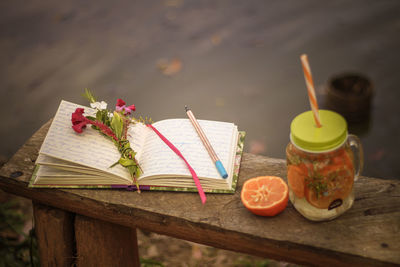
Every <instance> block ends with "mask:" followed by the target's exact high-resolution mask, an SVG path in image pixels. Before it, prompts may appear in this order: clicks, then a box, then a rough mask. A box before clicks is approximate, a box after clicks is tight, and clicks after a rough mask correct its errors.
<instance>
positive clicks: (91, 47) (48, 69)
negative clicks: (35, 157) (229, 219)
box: [0, 0, 400, 179]
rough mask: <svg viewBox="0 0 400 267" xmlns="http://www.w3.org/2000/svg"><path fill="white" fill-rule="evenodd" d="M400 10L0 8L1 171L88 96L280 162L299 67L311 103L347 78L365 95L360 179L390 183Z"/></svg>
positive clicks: (275, 5)
mask: <svg viewBox="0 0 400 267" xmlns="http://www.w3.org/2000/svg"><path fill="white" fill-rule="evenodd" d="M399 14H400V1H397V0H392V1H390V0H383V1H361V0H355V1H343V0H339V1H329V2H327V1H311V0H307V1H304V0H303V1H295V0H283V1H270V0H268V1H252V0H251V1H227V0H226V1H194V0H190V1H189V0H162V1H161V0H160V1H128V0H116V1H106V0H98V1H92V2H90V1H76V0H72V1H50V0H41V1H22V0H16V1H1V2H0V114H2V123H1V127H0V140H1V144H0V155H1V157H2V158H3V160H6V159H7V158H9V157H10V156H12V154H13V153H15V152H16V151H17V149H18V148H19V147H20V146H21V145H22V144H23V143H24V142H25V141H26V140H27V139H28V138H29V137H30V136H31V135H32V134H33V133H34V132H35V131H36V130H37V129H38V128H39V127H40V126H41V125H42V124H44V123H45V122H46V121H48V120H49V119H50V118H51V117H52V116H53V115H54V114H55V112H56V110H57V107H58V105H59V103H60V101H61V99H64V100H68V101H71V102H75V103H80V104H87V101H86V100H85V99H84V98H83V97H82V96H81V95H82V93H83V89H84V88H90V89H91V90H92V91H93V92H94V94H95V95H96V96H97V97H98V98H99V99H103V100H105V101H106V102H108V104H109V108H113V106H114V104H115V102H116V99H117V98H123V99H124V100H126V102H127V104H135V105H136V107H137V111H136V115H143V116H150V117H152V118H153V120H155V121H158V120H162V119H167V118H179V117H185V112H184V106H185V105H188V106H190V107H191V109H192V110H193V112H194V113H195V114H196V116H197V118H198V119H209V120H221V121H230V122H234V123H235V124H237V125H238V126H239V129H240V130H244V131H246V132H247V137H246V143H245V151H247V152H252V153H255V154H261V155H266V156H269V157H276V158H285V147H286V145H287V143H288V141H289V127H290V122H291V120H292V119H293V118H294V117H295V116H296V115H297V114H299V113H301V112H303V111H306V110H308V109H309V103H308V98H307V94H306V87H305V82H304V78H303V73H302V69H301V64H300V60H299V56H300V55H301V54H302V53H307V54H308V56H309V60H310V64H311V69H312V73H313V77H314V83H315V85H316V90H317V96H318V101H319V102H320V103H321V106H322V107H323V106H324V99H325V97H326V85H327V81H328V80H329V79H330V78H331V77H332V76H333V75H336V74H339V73H343V72H348V71H352V72H357V73H361V74H363V75H366V76H367V77H369V78H370V80H371V81H372V83H373V85H374V89H375V94H374V98H373V102H372V109H371V116H370V118H369V120H368V121H366V122H364V123H362V124H357V125H350V129H351V131H352V132H353V133H355V134H358V135H359V136H360V138H361V140H362V143H363V145H364V150H365V170H364V173H363V174H364V175H366V176H373V177H380V178H390V179H400V164H399V163H398V161H399V159H400V156H399V154H397V153H398V150H399V148H400V142H399V139H400V138H399V136H400V120H399V118H398V116H399V114H400V105H399V99H400V90H399V85H400V75H399V62H400V56H399V52H398V49H399V47H400V16H399Z"/></svg>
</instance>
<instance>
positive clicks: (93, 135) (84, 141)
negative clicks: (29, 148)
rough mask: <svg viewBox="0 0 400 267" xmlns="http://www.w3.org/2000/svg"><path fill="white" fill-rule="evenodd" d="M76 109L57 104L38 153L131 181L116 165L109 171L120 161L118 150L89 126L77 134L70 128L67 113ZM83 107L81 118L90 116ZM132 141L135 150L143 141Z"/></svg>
mask: <svg viewBox="0 0 400 267" xmlns="http://www.w3.org/2000/svg"><path fill="white" fill-rule="evenodd" d="M78 107H83V106H79V105H76V104H73V103H70V102H67V101H62V102H61V104H60V106H59V109H58V111H57V113H56V115H55V117H54V119H53V122H52V124H51V126H50V129H49V131H48V133H47V136H46V138H45V140H44V142H43V145H42V147H41V149H40V152H39V153H42V154H45V155H47V156H51V157H54V158H58V159H62V160H65V161H70V162H72V163H76V164H81V165H84V166H88V167H91V168H96V169H99V170H102V171H105V172H109V173H112V174H114V175H117V176H120V177H123V178H124V179H126V180H129V181H131V178H130V177H129V173H128V171H127V170H126V169H125V168H123V167H121V166H120V165H116V166H114V167H113V168H109V167H110V166H111V165H112V164H114V163H115V162H116V161H118V160H119V158H120V154H119V152H118V149H117V148H116V147H115V145H114V144H113V142H112V141H111V140H109V139H107V138H106V137H104V136H103V135H101V134H100V133H99V132H98V131H96V130H93V129H91V128H90V125H88V126H87V128H86V129H85V130H84V131H83V133H80V134H78V133H76V132H75V131H74V130H73V129H72V127H71V126H72V124H71V114H72V113H73V112H74V111H75V109H76V108H78ZM83 108H84V109H85V113H84V115H85V116H87V115H93V112H94V110H93V109H91V108H88V107H83ZM136 141H137V142H138V144H136V149H138V148H139V147H140V146H141V144H142V143H143V142H140V141H139V140H136Z"/></svg>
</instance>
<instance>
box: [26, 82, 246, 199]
mask: <svg viewBox="0 0 400 267" xmlns="http://www.w3.org/2000/svg"><path fill="white" fill-rule="evenodd" d="M85 96H86V98H88V99H89V101H90V105H91V107H84V106H80V105H77V104H74V103H70V102H68V101H64V100H63V101H61V104H60V106H59V108H58V111H57V113H56V115H55V117H54V119H53V121H52V123H51V126H50V128H49V131H48V133H47V135H46V138H45V140H44V141H43V144H42V147H41V149H40V151H39V156H38V159H37V161H36V164H37V168H36V170H35V172H34V174H33V176H32V179H31V182H30V185H29V186H31V187H53V188H128V189H138V190H140V189H142V190H168V191H193V192H199V193H200V191H203V190H204V192H214V193H233V192H234V191H235V188H236V183H237V178H238V173H239V167H240V160H241V155H242V151H243V143H244V136H245V133H244V132H239V131H238V129H237V126H236V125H234V124H233V123H228V122H218V121H208V120H199V121H198V123H199V125H200V126H201V128H202V129H203V130H204V132H205V134H206V135H207V137H208V139H209V142H210V144H211V145H212V147H213V148H214V150H215V152H216V154H218V156H219V159H220V161H221V163H222V164H223V166H225V168H226V172H227V174H228V177H227V178H226V179H224V178H222V177H221V175H220V173H218V170H217V168H216V166H215V163H214V162H213V160H212V159H211V158H210V156H209V154H208V152H207V150H206V148H205V147H204V145H203V143H202V141H201V140H200V138H199V136H198V134H197V133H196V130H195V129H194V127H193V125H192V124H191V122H190V120H189V119H167V120H162V121H158V122H152V121H151V119H147V118H146V119H143V118H141V117H140V118H139V119H137V118H134V117H133V116H132V112H133V111H135V106H134V105H130V106H128V105H126V103H125V102H124V101H122V100H121V99H119V100H118V101H117V104H116V107H115V110H114V111H113V112H110V111H109V110H107V104H106V103H105V102H103V101H101V102H98V101H96V99H95V98H94V97H93V94H91V93H90V92H89V91H88V90H86V92H85ZM88 126H91V127H88ZM192 170H193V172H192ZM196 179H198V182H196ZM199 185H200V187H199ZM202 201H203V202H204V201H205V198H204V200H203V198H202Z"/></svg>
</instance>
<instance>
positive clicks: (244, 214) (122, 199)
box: [0, 123, 400, 266]
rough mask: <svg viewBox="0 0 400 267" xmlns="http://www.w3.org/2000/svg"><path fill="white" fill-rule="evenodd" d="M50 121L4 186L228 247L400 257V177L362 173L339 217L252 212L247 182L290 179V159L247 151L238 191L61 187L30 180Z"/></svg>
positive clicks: (324, 257)
mask: <svg viewBox="0 0 400 267" xmlns="http://www.w3.org/2000/svg"><path fill="white" fill-rule="evenodd" d="M48 126H49V123H47V124H46V125H44V126H43V127H42V128H41V129H40V130H39V131H38V132H36V133H35V135H34V136H32V138H31V139H29V140H28V141H27V142H26V144H25V145H24V146H23V147H22V148H21V149H20V150H19V151H18V152H17V153H16V154H15V155H14V157H13V158H12V159H11V160H10V161H9V162H8V163H7V164H6V165H5V166H4V167H3V168H2V169H1V170H0V188H1V189H3V190H5V191H8V192H10V193H14V194H17V195H20V196H24V197H27V198H30V199H33V200H34V201H36V202H39V203H43V204H45V205H49V206H52V207H56V208H60V209H63V210H66V211H70V212H74V213H78V214H81V215H84V216H86V217H91V218H95V219H100V220H103V221H108V222H110V223H114V224H118V225H123V226H127V227H132V228H136V227H138V228H142V229H144V230H149V231H152V232H156V233H160V234H165V235H169V236H173V237H176V238H181V239H185V240H190V241H194V242H198V243H202V244H206V245H210V246H215V247H219V248H223V249H228V250H233V251H238V252H244V253H248V254H252V255H256V256H262V257H270V258H273V259H278V260H285V261H290V262H295V263H300V264H306V265H325V266H327V265H341V266H354V265H360V266H388V265H398V264H400V253H399V251H400V182H399V181H395V180H382V179H377V178H368V177H360V179H359V180H358V181H357V182H356V183H355V192H356V199H355V202H354V205H353V207H352V208H351V209H350V210H349V211H347V212H346V213H344V214H343V215H342V216H340V217H339V218H337V219H335V220H333V221H327V222H311V221H308V220H306V219H305V218H303V217H302V216H301V215H300V214H299V213H298V212H297V211H296V210H295V209H294V208H293V206H292V205H291V204H290V203H289V205H288V207H287V208H286V210H285V211H284V212H282V213H281V214H279V215H277V216H275V217H271V218H266V217H259V216H256V215H253V214H251V213H250V212H249V211H248V210H246V208H245V207H244V206H243V205H242V203H241V201H240V191H241V188H242V185H243V182H244V181H245V180H247V179H249V178H251V177H254V176H260V175H277V176H281V177H283V178H284V179H286V164H285V161H284V160H281V159H273V158H268V157H264V156H256V155H252V154H248V153H245V154H244V155H243V159H242V164H241V170H240V176H239V184H238V188H237V191H236V193H235V194H208V195H207V197H208V199H207V203H206V204H205V205H202V204H201V202H200V199H199V197H198V195H197V194H195V193H175V192H143V193H141V194H138V193H137V192H128V191H123V190H86V189H84V190H82V189H74V190H61V189H32V188H28V187H27V183H28V181H29V179H30V177H31V174H32V170H33V168H34V160H35V159H36V157H37V153H38V150H39V148H40V144H41V142H42V140H43V138H44V136H45V133H46V130H47V129H48Z"/></svg>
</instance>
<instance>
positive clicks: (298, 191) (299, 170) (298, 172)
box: [287, 164, 308, 198]
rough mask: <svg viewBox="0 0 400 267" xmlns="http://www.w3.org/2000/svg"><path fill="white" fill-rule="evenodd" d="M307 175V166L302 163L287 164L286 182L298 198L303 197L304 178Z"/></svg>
mask: <svg viewBox="0 0 400 267" xmlns="http://www.w3.org/2000/svg"><path fill="white" fill-rule="evenodd" d="M307 175H308V170H307V167H306V166H305V165H304V164H301V165H299V166H297V165H289V166H288V173H287V177H288V182H289V186H290V189H292V191H293V193H294V194H295V195H296V196H297V197H298V198H303V197H304V180H305V179H306V177H307Z"/></svg>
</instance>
